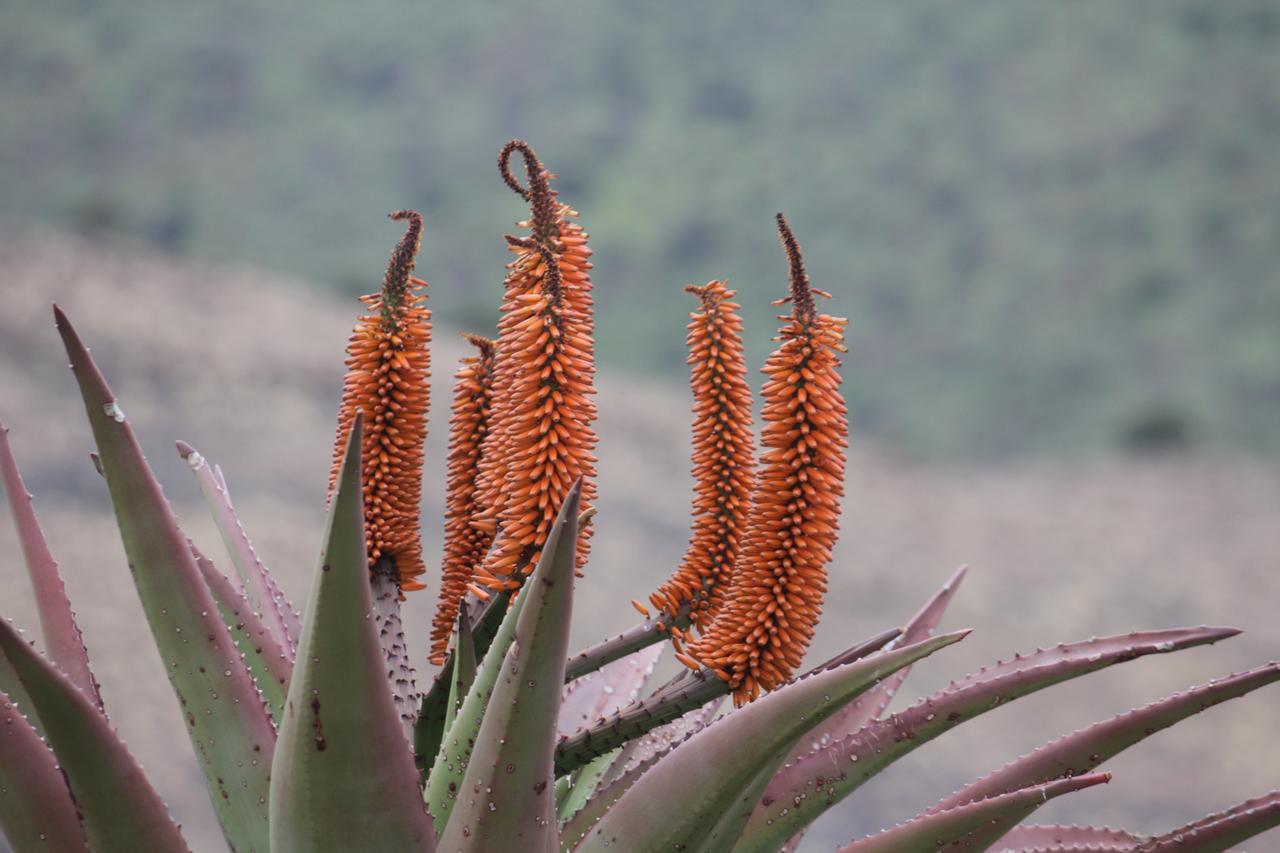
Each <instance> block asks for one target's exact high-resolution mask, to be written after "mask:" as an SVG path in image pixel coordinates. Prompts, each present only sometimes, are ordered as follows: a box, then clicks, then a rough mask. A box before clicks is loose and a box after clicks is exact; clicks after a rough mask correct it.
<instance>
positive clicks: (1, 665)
mask: <svg viewBox="0 0 1280 853" xmlns="http://www.w3.org/2000/svg"><path fill="white" fill-rule="evenodd" d="M0 693H3V694H4V695H5V696H7V697H9V701H10V702H11V703H12V704H14V705H16V706H17V707H18V710H19V711H20V712H21V713H22V714H24V715H25V716H26V718H27V722H28V723H29V724H30V725H31V727H32V728H33V729H35V730H36V734H38V735H40V737H44V725H43V724H42V723H41V722H40V715H39V714H37V713H36V706H35V703H34V702H32V701H31V697H30V696H29V695H28V694H27V688H26V687H25V686H24V685H23V683H22V679H21V678H18V671H17V670H16V669H14V668H13V664H11V663H9V659H8V658H7V657H5V656H4V655H2V654H0Z"/></svg>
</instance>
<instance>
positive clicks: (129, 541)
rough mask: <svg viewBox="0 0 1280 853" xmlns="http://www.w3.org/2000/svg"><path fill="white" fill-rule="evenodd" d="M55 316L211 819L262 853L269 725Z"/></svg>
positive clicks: (165, 511)
mask: <svg viewBox="0 0 1280 853" xmlns="http://www.w3.org/2000/svg"><path fill="white" fill-rule="evenodd" d="M54 316H55V318H56V320H57V325H58V332H59V334H61V336H62V341H63V344H64V345H65V346H66V349H67V355H68V356H69V358H70V361H71V369H72V371H73V372H74V373H75V376H76V380H77V381H78V382H79V385H80V394H81V396H82V397H83V398H84V404H85V411H86V412H87V413H88V416H89V424H90V426H91V427H92V428H93V437H94V441H95V443H96V444H97V446H98V453H99V455H100V457H101V463H102V471H103V476H104V477H105V478H106V481H107V488H108V490H109V491H110V493H111V503H112V505H113V506H114V507H115V512H116V522H117V524H118V526H119V528H120V538H121V539H122V540H123V542H124V550H125V555H126V556H127V557H128V559H129V565H130V567H131V569H132V576H133V582H134V586H135V587H136V588H137V590H138V597H139V599H141V601H142V609H143V611H144V612H145V613H146V617H147V622H148V624H149V625H150V627H151V634H152V636H153V637H154V638H155V641H156V646H157V648H158V649H159V651H160V656H161V659H162V660H163V662H164V665H165V671H166V673H167V674H168V676H169V682H170V684H171V685H172V686H173V689H174V692H175V693H176V694H177V696H178V701H179V702H180V703H181V704H182V710H183V714H184V716H185V718H186V721H187V734H188V735H189V736H190V738H191V744H192V746H193V747H194V748H195V752H196V755H197V757H198V759H199V762H200V769H201V770H202V771H203V773H204V776H205V784H206V786H207V787H208V789H209V795H210V799H211V800H212V801H213V808H214V812H215V813H216V814H217V815H218V820H219V822H220V823H221V824H222V831H223V833H224V834H225V835H226V836H227V839H228V841H229V842H230V843H231V845H232V846H233V847H235V848H236V849H237V850H241V851H249V850H257V851H265V850H267V849H268V848H267V814H266V809H265V808H263V805H264V804H265V803H266V801H267V788H268V771H269V766H268V765H269V764H270V756H271V752H272V750H273V749H274V747H275V739H276V735H275V726H274V725H273V724H272V722H271V717H270V715H269V714H268V713H267V709H266V706H265V705H264V704H263V700H262V695H261V694H260V693H259V692H258V689H257V687H256V686H255V685H254V683H253V678H252V676H251V675H250V673H249V670H248V668H247V666H246V665H245V662H244V660H243V659H242V658H241V657H240V652H239V651H238V650H237V649H236V646H235V642H234V640H232V638H231V634H230V632H229V631H228V630H227V626H226V625H224V624H223V622H222V618H221V617H220V616H219V615H218V608H217V605H216V604H215V603H214V600H213V596H212V595H211V594H210V593H209V589H208V587H206V586H205V583H204V580H203V579H202V578H201V577H200V570H199V568H198V567H197V566H196V561H195V558H194V557H193V556H192V554H191V548H190V546H189V545H188V542H187V538H186V536H184V535H183V533H182V531H181V530H180V529H179V528H178V523H177V521H176V520H175V519H174V517H173V513H172V512H171V511H170V509H169V504H168V501H166V500H165V497H164V493H163V492H162V491H161V489H160V484H159V483H157V482H156V479H155V477H154V476H153V475H152V473H151V469H150V468H149V467H148V465H147V461H146V459H145V458H144V457H143V455H142V449H141V448H140V447H139V446H138V442H137V439H136V438H135V437H134V435H133V430H132V429H131V428H130V427H129V424H128V422H127V421H126V420H125V416H124V412H123V411H121V408H120V405H119V403H118V402H117V401H116V398H115V395H114V394H112V393H111V389H110V388H109V387H108V386H107V383H106V380H105V379H103V377H102V374H101V373H100V372H99V371H98V368H97V366H96V365H95V364H94V363H93V360H92V359H91V358H90V357H89V351H88V350H87V349H86V348H85V346H84V344H83V343H82V342H81V341H80V338H79V336H78V335H77V334H76V332H75V329H73V328H72V327H71V323H70V322H69V321H68V320H67V318H66V316H65V315H64V314H63V313H62V311H61V310H59V309H58V308H57V307H55V308H54ZM41 719H42V720H44V714H41ZM44 722H45V723H46V724H48V720H44ZM135 849H136V848H135Z"/></svg>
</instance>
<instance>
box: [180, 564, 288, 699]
mask: <svg viewBox="0 0 1280 853" xmlns="http://www.w3.org/2000/svg"><path fill="white" fill-rule="evenodd" d="M191 553H192V556H194V557H195V558H196V566H198V567H199V569H200V576H201V577H202V578H204V582H205V584H206V585H208V587H209V592H210V593H212V595H213V600H214V602H215V603H217V605H218V613H219V614H221V615H222V621H223V623H224V624H225V625H226V626H227V629H228V630H230V631H231V637H232V638H233V639H234V640H235V643H236V647H237V648H239V649H240V653H241V655H243V656H244V662H245V664H246V665H248V667H249V672H250V674H252V675H253V678H254V681H255V682H256V683H257V685H258V690H259V692H261V693H262V698H263V701H265V702H266V703H267V710H268V711H269V712H270V713H271V719H272V720H273V721H274V722H275V723H277V724H278V723H279V722H280V713H281V711H283V710H284V696H285V693H286V692H287V691H288V689H289V678H290V675H291V674H292V672H293V658H292V655H291V654H289V653H288V652H286V651H285V650H284V648H282V647H281V646H280V644H279V643H277V642H276V638H275V636H274V635H272V633H271V632H270V631H268V630H267V627H266V625H264V624H262V620H260V619H259V618H258V614H257V613H255V612H254V611H253V608H252V607H251V606H250V605H249V602H248V600H247V599H245V597H244V593H243V592H241V591H240V589H239V588H238V587H237V586H236V585H235V584H233V583H232V582H231V581H229V580H227V577H226V575H224V574H223V573H222V572H220V571H218V568H217V566H215V565H214V564H213V561H211V560H210V559H209V558H208V557H206V556H204V555H203V554H201V553H200V551H199V549H197V548H196V547H195V545H192V546H191Z"/></svg>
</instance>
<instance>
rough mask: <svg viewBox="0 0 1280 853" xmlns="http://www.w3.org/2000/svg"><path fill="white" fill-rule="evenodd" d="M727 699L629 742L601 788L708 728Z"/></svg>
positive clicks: (617, 757) (694, 710)
mask: <svg viewBox="0 0 1280 853" xmlns="http://www.w3.org/2000/svg"><path fill="white" fill-rule="evenodd" d="M723 701H724V697H723V696H721V697H720V698H719V699H713V700H711V701H710V702H708V703H707V704H705V705H703V706H702V707H701V708H695V709H693V710H692V711H690V712H689V713H687V714H685V715H684V716H683V717H678V718H676V719H674V720H672V721H671V722H669V723H667V724H666V725H662V726H659V727H658V728H656V729H653V730H652V731H649V732H646V733H645V734H643V735H641V736H640V737H638V738H636V739H635V740H631V741H628V742H627V743H626V744H625V745H623V747H622V748H621V749H620V750H618V752H617V753H616V755H615V756H614V759H613V763H612V764H610V765H609V772H608V773H606V774H605V776H604V778H603V779H601V780H600V785H601V787H603V786H605V785H611V784H613V782H614V781H615V780H617V779H618V778H620V777H621V776H623V775H624V774H626V773H627V772H628V771H630V770H632V769H633V768H635V767H637V766H639V765H641V764H644V763H645V762H649V761H651V760H652V759H654V758H656V757H657V756H659V755H661V754H663V753H665V752H666V751H667V750H669V749H673V748H674V747H675V745H676V744H678V743H680V742H681V741H684V740H686V739H688V738H690V737H692V736H693V735H695V734H697V733H698V732H700V731H702V730H703V729H705V728H706V727H707V726H708V725H710V724H711V721H712V720H713V719H715V716H716V714H718V713H719V712H720V706H721V705H722V704H723ZM619 793H621V792H619Z"/></svg>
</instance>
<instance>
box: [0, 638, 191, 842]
mask: <svg viewBox="0 0 1280 853" xmlns="http://www.w3.org/2000/svg"><path fill="white" fill-rule="evenodd" d="M0 652H2V653H3V654H4V655H5V656H7V657H8V658H9V660H10V662H11V663H12V664H13V668H14V670H15V671H16V672H17V673H18V677H19V678H20V679H22V683H23V685H24V686H25V687H26V688H27V693H28V694H29V695H30V696H31V700H32V702H33V703H34V705H35V708H36V709H37V712H38V713H39V714H40V720H41V721H42V722H43V723H44V727H45V732H46V735H47V736H48V738H49V743H50V745H51V746H52V747H53V751H54V753H55V754H56V755H57V759H58V764H59V765H60V766H61V768H62V770H63V772H64V773H66V779H67V784H68V785H69V786H70V789H71V794H72V796H73V797H74V798H75V802H76V805H77V807H78V808H79V811H80V815H81V817H82V818H83V820H84V831H85V835H86V836H87V838H88V841H89V846H90V847H91V849H93V850H94V851H95V853H134V851H138V850H154V851H156V853H169V851H182V850H186V849H187V845H186V842H184V841H183V840H182V835H181V833H179V832H178V827H177V826H176V825H175V824H174V822H173V820H172V819H171V818H170V817H169V811H168V809H166V808H165V805H164V803H163V802H161V800H160V797H159V795H157V794H156V792H155V789H154V788H152V787H151V783H149V782H148V781H147V778H146V776H144V775H143V773H142V768H141V767H139V766H138V763H137V762H136V761H134V760H133V756H132V755H130V754H129V750H128V749H127V748H126V747H125V745H124V743H123V742H122V741H121V740H120V738H119V737H118V736H117V735H116V733H115V732H114V731H113V730H112V728H111V725H110V724H109V723H108V722H107V718H106V717H105V716H104V715H103V714H102V712H101V711H100V710H98V707H97V706H96V705H94V704H93V700H91V699H90V698H89V697H88V696H87V695H86V694H85V693H84V691H82V690H81V689H80V688H79V687H77V686H76V685H74V684H73V683H72V682H71V680H70V679H69V678H67V676H65V675H64V674H63V673H62V672H61V671H60V670H59V669H58V668H57V667H55V666H54V665H53V664H52V663H50V662H49V661H47V660H46V659H45V658H44V657H43V656H41V655H40V654H39V653H38V652H36V650H35V649H33V648H32V647H31V646H30V644H28V643H27V642H26V640H24V639H23V638H22V637H21V636H19V635H18V632H17V631H16V630H14V628H13V627H12V626H11V625H10V624H9V623H8V622H6V621H4V620H0ZM6 728H9V727H6ZM58 849H61V848H58ZM70 849H72V850H74V849H75V848H74V847H72V848H70Z"/></svg>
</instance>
